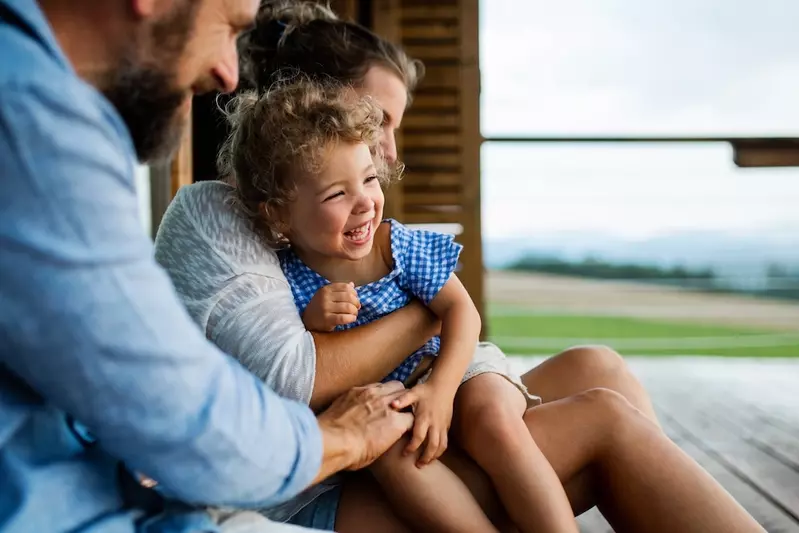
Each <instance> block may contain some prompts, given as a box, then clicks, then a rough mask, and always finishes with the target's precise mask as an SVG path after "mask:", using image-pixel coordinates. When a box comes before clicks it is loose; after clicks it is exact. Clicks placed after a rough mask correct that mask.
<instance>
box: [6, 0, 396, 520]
mask: <svg viewBox="0 0 799 533" xmlns="http://www.w3.org/2000/svg"><path fill="white" fill-rule="evenodd" d="M257 9H258V2H257V0H40V1H38V2H36V1H34V0H0V57H1V58H2V59H0V173H1V175H0V530H2V531H3V532H4V533H16V532H25V533H50V532H61V531H63V532H66V531H70V532H94V533H103V532H108V533H111V532H115V533H116V532H132V531H142V532H145V531H146V532H156V531H157V532H159V533H166V532H177V533H185V532H188V531H217V530H218V527H217V522H222V526H221V527H222V530H226V529H225V524H224V521H225V520H220V519H219V516H216V517H215V518H216V519H214V520H212V517H211V516H210V515H209V514H208V513H207V512H206V511H205V510H204V509H205V508H206V506H227V507H235V508H242V507H248V508H259V507H266V506H270V505H274V504H276V503H279V502H281V501H283V500H286V499H288V498H290V497H292V496H294V495H296V494H297V493H298V492H300V491H302V490H303V489H304V488H305V487H307V486H309V485H310V484H313V483H315V482H318V481H319V480H321V479H323V478H325V477H327V476H329V475H330V474H332V473H333V472H336V471H338V470H341V469H345V468H359V467H362V466H365V465H366V464H368V463H369V462H370V461H372V460H374V458H376V457H377V456H379V455H380V454H381V453H382V452H383V451H385V450H386V449H387V448H388V447H389V446H390V445H392V444H393V443H394V442H395V441H396V440H397V439H398V438H399V437H400V436H401V435H402V433H404V432H405V431H406V430H407V429H408V428H409V427H410V426H411V424H412V415H410V414H407V413H398V412H396V411H394V410H393V409H391V408H390V406H389V404H390V402H391V401H392V400H393V399H395V398H396V397H397V396H398V395H399V394H401V393H402V388H401V386H399V385H396V384H395V385H396V386H395V385H380V386H374V387H365V388H362V389H359V390H357V391H353V392H352V393H351V394H349V395H347V396H345V397H344V398H342V399H340V400H338V401H337V402H336V403H334V404H333V405H332V406H331V408H330V409H329V410H328V411H326V412H324V413H322V414H320V415H319V416H318V417H315V416H314V415H313V414H312V412H311V411H310V410H309V408H308V407H307V406H304V405H300V404H297V403H295V402H291V401H287V400H284V399H281V398H279V397H277V396H276V395H275V394H274V392H272V391H271V390H269V389H267V388H266V387H265V386H264V385H263V384H262V383H261V382H260V381H258V380H257V379H256V378H255V377H254V376H252V375H251V374H249V373H248V372H247V371H246V370H244V369H243V368H242V367H241V366H239V364H238V363H237V362H235V360H234V359H233V358H230V357H228V356H226V355H225V354H223V353H221V352H220V351H218V349H216V348H215V347H214V346H213V345H211V344H210V343H208V342H207V341H206V339H205V337H204V335H203V333H202V332H200V331H199V330H198V329H197V328H196V326H195V325H194V323H193V322H192V321H191V319H190V318H189V316H188V314H187V313H186V312H185V311H184V309H183V308H182V307H181V305H180V303H179V301H178V299H177V297H176V296H175V293H174V290H173V288H172V286H171V284H170V282H169V280H168V278H167V276H166V275H165V274H164V273H163V272H162V271H161V270H160V268H159V267H158V266H157V265H156V263H155V261H154V259H153V251H152V244H151V241H150V240H149V238H148V237H147V236H146V235H144V233H143V231H142V230H141V224H140V220H139V214H138V201H137V198H136V191H135V185H134V166H135V160H136V158H137V157H138V159H139V160H141V161H152V160H156V159H162V158H165V157H168V156H169V154H171V153H172V151H173V150H174V148H175V147H176V145H177V143H178V140H179V139H180V138H181V135H182V130H183V126H184V124H185V123H186V119H187V116H188V113H189V111H190V107H191V106H190V101H191V98H192V95H193V94H197V93H203V92H207V91H213V90H219V91H223V92H229V91H232V90H233V89H234V88H235V87H236V84H237V81H238V64H237V61H238V60H237V54H236V38H237V35H238V34H239V33H240V32H241V31H242V30H244V29H246V28H247V27H248V26H250V25H251V24H252V22H253V20H254V17H255V14H256V11H257ZM138 473H142V474H146V475H147V476H149V477H150V478H152V479H155V480H156V481H157V482H158V485H157V486H156V490H154V489H152V488H147V487H144V486H142V484H140V483H139V482H138V480H139V479H140V478H139V477H138V476H137V474H138ZM258 516H259V517H260V515H258ZM239 518H240V515H234V516H233V519H231V520H230V521H229V522H230V527H228V528H227V531H233V530H234V529H235V528H237V527H250V529H247V531H253V532H255V531H258V532H260V531H282V529H280V528H282V526H278V525H270V524H267V523H266V522H265V519H263V520H261V521H253V522H247V524H249V525H243V524H244V522H243V521H242V520H240V519H239ZM256 522H257V523H256ZM238 531H244V529H238Z"/></svg>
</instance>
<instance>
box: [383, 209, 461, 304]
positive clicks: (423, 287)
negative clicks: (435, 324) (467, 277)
mask: <svg viewBox="0 0 799 533" xmlns="http://www.w3.org/2000/svg"><path fill="white" fill-rule="evenodd" d="M391 249H392V254H393V255H394V262H395V264H396V265H397V266H399V267H400V269H401V270H402V272H401V274H400V284H401V285H402V286H403V288H404V289H405V290H408V291H410V293H411V294H413V295H414V296H415V297H416V298H418V299H419V300H421V301H422V302H423V303H424V304H425V305H430V302H432V301H433V299H434V298H435V297H436V295H437V294H438V293H439V291H440V290H441V288H442V287H444V285H445V284H446V283H447V281H449V278H450V277H451V276H452V274H453V272H455V269H456V267H457V266H458V257H459V256H460V253H461V250H462V249H463V246H462V245H460V244H458V243H456V242H455V237H454V236H453V235H447V234H444V233H436V232H434V231H426V230H415V229H411V228H408V227H406V226H403V225H402V224H400V223H399V222H396V221H394V220H392V221H391Z"/></svg>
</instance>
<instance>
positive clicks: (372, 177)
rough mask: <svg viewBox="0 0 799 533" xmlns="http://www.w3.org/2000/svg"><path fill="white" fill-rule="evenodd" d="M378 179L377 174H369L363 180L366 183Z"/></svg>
mask: <svg viewBox="0 0 799 533" xmlns="http://www.w3.org/2000/svg"><path fill="white" fill-rule="evenodd" d="M376 179H377V176H369V177H368V178H366V179H365V180H363V182H364V183H369V182H370V181H375V180H376Z"/></svg>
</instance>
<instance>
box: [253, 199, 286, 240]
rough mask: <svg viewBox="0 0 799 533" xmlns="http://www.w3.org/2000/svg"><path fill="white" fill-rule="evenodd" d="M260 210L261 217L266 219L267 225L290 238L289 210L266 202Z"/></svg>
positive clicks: (262, 203)
mask: <svg viewBox="0 0 799 533" xmlns="http://www.w3.org/2000/svg"><path fill="white" fill-rule="evenodd" d="M259 208H260V211H261V216H262V217H264V219H266V221H267V223H268V224H269V225H270V226H271V227H272V228H274V230H275V231H276V232H277V233H280V234H282V235H284V236H288V232H289V223H288V210H287V209H286V208H285V206H278V205H275V204H274V203H272V202H270V201H266V202H261V205H260V206H259Z"/></svg>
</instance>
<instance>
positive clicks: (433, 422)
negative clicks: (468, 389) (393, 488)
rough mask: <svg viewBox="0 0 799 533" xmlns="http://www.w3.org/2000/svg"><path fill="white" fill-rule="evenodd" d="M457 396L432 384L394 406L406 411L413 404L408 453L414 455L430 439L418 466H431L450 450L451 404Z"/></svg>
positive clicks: (418, 386)
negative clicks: (448, 440) (448, 448)
mask: <svg viewBox="0 0 799 533" xmlns="http://www.w3.org/2000/svg"><path fill="white" fill-rule="evenodd" d="M454 399H455V396H454V394H452V393H451V392H450V391H448V390H445V389H444V388H442V387H435V386H434V385H432V384H431V383H430V382H427V383H423V384H421V385H417V386H415V387H414V388H412V389H411V390H409V391H408V392H406V393H405V394H404V395H402V396H400V397H399V398H398V399H396V400H394V402H393V404H392V407H394V408H395V409H404V408H405V407H408V406H409V405H413V414H414V418H415V421H414V424H413V437H412V438H411V441H410V442H409V443H408V447H407V448H406V449H405V453H406V454H408V453H415V452H416V450H418V449H419V447H420V446H421V445H422V443H424V442H425V440H427V445H426V446H425V449H424V452H423V453H422V455H421V456H420V457H419V460H418V462H417V464H418V466H419V467H421V466H424V465H427V464H430V462H431V461H434V460H435V459H438V458H439V457H441V455H442V454H443V453H444V451H445V450H446V449H447V435H448V433H449V427H450V424H451V423H452V403H453V401H454Z"/></svg>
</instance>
